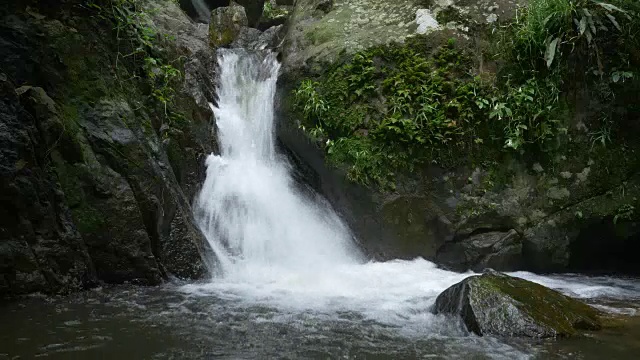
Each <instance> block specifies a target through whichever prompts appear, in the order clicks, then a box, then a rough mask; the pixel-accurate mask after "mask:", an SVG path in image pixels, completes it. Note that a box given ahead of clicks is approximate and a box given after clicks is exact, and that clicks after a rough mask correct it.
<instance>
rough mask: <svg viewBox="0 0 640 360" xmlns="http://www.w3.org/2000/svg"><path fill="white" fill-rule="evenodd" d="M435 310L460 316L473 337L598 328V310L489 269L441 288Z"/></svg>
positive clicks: (557, 333)
mask: <svg viewBox="0 0 640 360" xmlns="http://www.w3.org/2000/svg"><path fill="white" fill-rule="evenodd" d="M433 311H434V312H435V313H436V314H452V315H457V316H460V317H461V318H462V321H463V322H464V324H465V325H466V327H467V329H468V330H469V331H470V332H473V333H475V334H478V335H497V336H521V337H535V338H549V337H568V336H572V335H575V334H577V333H578V332H579V331H581V330H599V329H600V328H601V327H602V323H601V320H600V318H599V314H598V312H597V311H596V310H595V309H593V308H592V307H590V306H589V305H586V304H584V303H582V302H580V301H578V300H575V299H572V298H570V297H568V296H565V295H563V294H561V293H559V292H557V291H555V290H552V289H549V288H546V287H544V286H542V285H539V284H536V283H533V282H530V281H527V280H523V279H519V278H514V277H511V276H507V275H505V274H502V273H498V272H494V271H490V272H488V273H485V274H483V275H480V276H472V277H469V278H467V279H465V280H463V281H461V282H459V283H457V284H455V285H453V286H451V287H450V288H448V289H447V290H445V291H444V292H442V294H440V295H439V296H438V298H437V299H436V304H435V306H434V309H433Z"/></svg>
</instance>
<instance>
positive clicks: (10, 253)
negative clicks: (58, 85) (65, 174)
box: [0, 74, 96, 298]
mask: <svg viewBox="0 0 640 360" xmlns="http://www.w3.org/2000/svg"><path fill="white" fill-rule="evenodd" d="M20 93H21V97H20V98H18V94H17V93H16V91H15V90H14V87H13V84H11V83H10V82H9V81H8V80H7V76H6V75H4V74H2V75H1V76H0V194H2V196H1V197H0V298H3V297H5V296H12V295H20V294H25V293H30V292H34V291H43V292H48V293H65V292H69V291H73V290H78V289H81V288H83V287H85V286H88V285H90V284H91V283H93V282H95V280H96V278H95V273H94V269H93V264H92V262H91V259H90V258H89V255H88V252H87V247H86V246H85V244H84V242H83V240H82V238H81V237H80V234H79V233H78V231H77V229H76V227H75V226H74V224H73V220H72V218H71V215H70V213H69V208H68V207H67V205H66V201H65V195H64V193H63V192H62V190H61V188H60V183H59V182H58V179H57V177H56V173H55V172H54V171H53V169H52V168H51V167H50V166H47V167H41V164H47V163H48V162H49V161H50V160H49V153H50V151H51V149H52V148H53V147H54V146H55V144H56V141H58V140H59V139H60V137H61V134H62V133H63V125H62V123H61V121H60V118H59V117H58V113H57V110H56V109H55V105H54V103H53V101H52V100H51V98H49V97H48V96H47V95H46V93H45V92H44V90H43V89H41V88H30V87H25V88H21V89H20Z"/></svg>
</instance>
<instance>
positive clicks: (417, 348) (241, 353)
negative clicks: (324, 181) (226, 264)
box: [0, 273, 640, 359]
mask: <svg viewBox="0 0 640 360" xmlns="http://www.w3.org/2000/svg"><path fill="white" fill-rule="evenodd" d="M514 275H517V276H522V277H525V278H528V279H529V280H533V281H538V282H541V283H544V284H545V285H547V286H552V287H554V288H556V289H559V290H560V291H563V292H565V293H567V294H569V295H572V296H575V297H579V298H582V299H583V300H585V301H587V302H589V303H591V304H592V305H594V306H596V307H599V308H600V309H602V310H604V311H607V312H609V313H610V314H612V316H617V317H621V318H622V319H624V320H623V324H624V325H623V326H622V327H616V328H612V329H607V330H604V331H601V332H594V333H587V334H585V335H584V336H582V337H578V338H573V339H565V340H530V339H529V340H526V339H499V338H493V337H478V336H475V335H470V334H468V333H467V332H466V331H465V330H464V328H463V327H462V326H461V325H460V323H459V321H457V320H456V319H453V318H449V317H446V316H434V315H431V314H430V313H429V311H428V307H429V305H430V304H431V303H433V301H434V300H435V297H434V296H433V295H425V297H424V298H416V299H414V300H412V302H413V303H414V304H416V305H417V306H415V307H411V306H409V307H408V308H403V309H400V308H395V309H392V308H390V309H382V310H383V311H377V310H376V311H374V310H375V309H370V310H371V311H366V309H364V308H354V307H353V306H348V307H341V306H333V305H336V304H339V303H340V296H336V297H334V298H333V300H327V299H326V298H325V300H324V301H323V304H324V305H323V306H319V305H318V304H317V303H313V302H311V303H310V304H309V306H301V305H300V304H299V303H298V300H299V299H298V300H296V301H295V303H296V304H297V306H295V307H292V306H286V305H285V304H286V303H283V299H286V297H287V294H286V293H281V294H279V295H276V293H275V292H270V294H271V295H270V296H264V297H247V295H246V294H244V293H241V292H238V291H233V290H230V289H229V287H227V286H212V285H210V284H200V285H197V284H196V285H193V284H191V285H185V284H177V283H173V284H167V285H164V286H162V287H156V288H143V287H133V286H126V285H123V286H114V287H103V288H97V289H94V290H90V291H86V292H82V293H78V294H74V295H71V296H66V297H46V296H38V295H34V296H30V297H27V298H24V299H21V300H19V301H16V302H11V303H7V304H3V305H2V306H0V307H1V309H0V324H2V327H1V328H0V359H31V358H36V357H46V358H47V359H69V358H82V359H84V358H86V359H118V358H120V359H208V358H216V359H218V358H220V359H255V358H261V359H264V358H278V359H310V358H311V359H327V358H331V359H334V358H342V359H445V358H446V359H603V358H607V359H637V357H638V354H640V317H638V315H640V312H639V310H640V280H639V279H632V278H626V279H625V278H610V277H582V276H573V275H562V276H550V277H538V276H535V275H533V274H528V273H516V274H514ZM290 295H291V296H293V297H295V296H296V295H295V293H292V294H290ZM372 296H373V297H375V296H374V295H372ZM332 302H334V303H335V304H333V305H331V303H332ZM327 304H328V305H327ZM371 306H372V307H384V303H379V302H372V303H371ZM349 308H351V310H349ZM420 308H422V310H420ZM378 310H380V309H378ZM403 319H404V320H403Z"/></svg>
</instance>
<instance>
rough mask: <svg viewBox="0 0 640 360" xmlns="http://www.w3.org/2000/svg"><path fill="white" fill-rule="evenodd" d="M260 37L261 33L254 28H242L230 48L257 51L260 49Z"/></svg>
mask: <svg viewBox="0 0 640 360" xmlns="http://www.w3.org/2000/svg"><path fill="white" fill-rule="evenodd" d="M260 36H262V31H260V30H258V29H255V28H250V27H243V28H242V29H241V30H240V33H239V34H238V36H237V37H236V38H235V39H234V40H233V42H232V43H231V47H232V48H245V49H257V48H259V47H260Z"/></svg>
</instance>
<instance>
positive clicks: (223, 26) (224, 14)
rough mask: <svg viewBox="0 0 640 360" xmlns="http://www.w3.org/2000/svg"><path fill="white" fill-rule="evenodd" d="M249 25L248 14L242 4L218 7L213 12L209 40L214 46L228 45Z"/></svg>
mask: <svg viewBox="0 0 640 360" xmlns="http://www.w3.org/2000/svg"><path fill="white" fill-rule="evenodd" d="M247 25H248V21H247V15H246V14H245V10H244V8H243V7H242V6H237V5H235V4H232V5H231V6H225V7H221V8H217V9H215V10H213V11H212V12H211V22H210V23H209V41H210V43H211V45H212V46H213V47H220V46H227V45H229V44H231V42H233V40H234V39H235V38H237V37H238V35H239V34H240V32H241V31H242V29H243V28H244V27H246V26H247Z"/></svg>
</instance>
